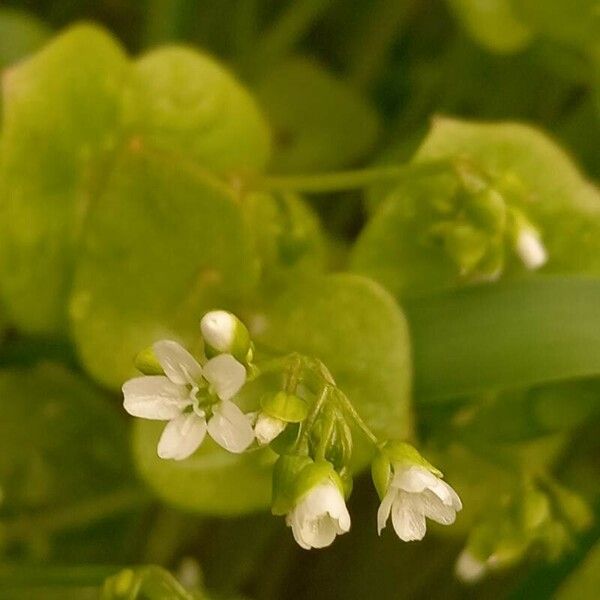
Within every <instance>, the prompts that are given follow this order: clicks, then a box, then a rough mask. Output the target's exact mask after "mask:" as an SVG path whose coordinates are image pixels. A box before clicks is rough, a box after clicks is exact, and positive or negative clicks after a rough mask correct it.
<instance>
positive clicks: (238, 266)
mask: <svg viewBox="0 0 600 600" xmlns="http://www.w3.org/2000/svg"><path fill="white" fill-rule="evenodd" d="M87 222H88V226H87V229H86V235H85V238H84V240H83V245H82V248H81V250H80V254H79V258H78V263H77V271H76V273H75V278H74V282H73V295H72V298H71V306H70V315H71V320H72V326H73V335H74V338H75V341H76V344H77V348H78V351H79V354H80V357H81V360H82V361H83V363H84V365H85V367H86V368H87V369H88V371H89V372H90V373H91V374H92V375H93V376H94V377H95V378H96V379H97V380H98V381H101V382H102V383H104V384H106V385H108V386H110V387H114V388H118V387H120V386H121V384H122V383H123V382H124V381H125V380H126V379H127V378H128V377H129V376H131V375H132V374H133V373H134V367H133V357H134V356H135V355H136V354H137V352H139V351H140V349H142V348H145V347H146V346H148V345H149V344H151V343H152V342H154V341H156V340H158V339H165V338H174V339H180V340H182V341H184V342H188V343H189V344H190V345H193V344H194V343H196V344H197V343H198V341H199V319H200V317H201V315H202V314H203V312H204V311H206V310H210V309H211V308H214V307H215V306H222V305H224V304H228V303H231V299H235V300H236V301H237V302H239V301H241V299H242V298H243V297H244V296H245V295H246V294H247V292H248V290H249V289H250V287H251V286H252V285H253V284H254V282H255V277H256V269H257V260H256V258H255V256H254V254H253V250H252V246H251V240H250V237H249V232H248V230H247V228H246V227H245V224H244V220H243V217H242V214H241V211H240V210H239V208H238V206H237V204H236V199H235V197H234V196H233V194H232V192H231V191H230V190H229V189H228V188H227V187H225V186H224V185H222V184H220V183H218V181H217V180H215V179H213V178H212V177H211V176H210V175H208V174H206V173H205V172H204V171H201V170H199V169H197V168H196V167H195V166H194V165H187V164H186V163H183V162H180V161H171V160H169V157H165V156H163V155H161V154H159V153H153V152H152V151H150V150H146V148H145V147H144V146H143V142H139V143H138V142H136V143H134V144H133V145H132V146H131V147H130V148H129V149H127V150H125V151H124V152H123V154H122V155H121V157H120V158H119V159H118V160H117V162H116V164H115V167H114V169H113V172H112V174H111V176H110V178H109V180H108V181H107V183H106V186H105V189H104V192H103V194H102V196H101V198H100V200H99V201H98V202H96V203H95V204H94V205H93V206H92V207H90V214H89V215H88V221H87ZM228 299H229V302H228Z"/></svg>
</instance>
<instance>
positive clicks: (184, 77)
mask: <svg viewBox="0 0 600 600" xmlns="http://www.w3.org/2000/svg"><path fill="white" fill-rule="evenodd" d="M124 112H125V116H124V121H125V127H126V128H127V131H128V132H129V133H130V134H131V135H132V136H136V135H140V136H141V137H143V139H144V140H145V141H147V142H148V143H149V144H150V145H153V146H156V147H158V148H166V149H168V150H169V151H176V152H180V153H181V154H183V155H185V156H187V157H188V158H189V159H193V160H195V161H197V162H198V163H199V164H201V165H202V166H203V167H206V168H210V169H215V170H217V171H232V170H233V171H235V170H239V171H244V170H257V169H258V170H260V169H262V168H263V167H264V166H265V165H266V163H267V161H268V159H269V154H270V138H269V136H270V132H269V130H268V128H267V125H266V122H265V121H264V119H263V117H262V115H261V114H260V112H259V109H258V107H257V105H256V103H255V102H254V100H253V98H252V97H251V96H250V94H249V93H248V92H247V91H246V90H245V88H244V87H242V85H241V84H240V83H238V82H237V80H236V79H235V78H234V77H233V75H231V74H230V73H228V72H227V71H226V70H225V69H224V68H223V67H222V66H221V65H219V64H218V63H217V62H216V61H214V60H213V59H211V58H209V57H208V56H206V55H203V54H200V53H199V52H196V51H195V50H192V49H188V48H183V47H176V46H174V47H166V48H161V49H159V50H154V51H152V52H150V53H149V54H147V55H145V56H143V57H142V58H140V59H138V60H137V61H136V62H135V63H134V66H133V73H132V80H131V84H130V87H129V88H128V90H127V93H126V95H125V102H124Z"/></svg>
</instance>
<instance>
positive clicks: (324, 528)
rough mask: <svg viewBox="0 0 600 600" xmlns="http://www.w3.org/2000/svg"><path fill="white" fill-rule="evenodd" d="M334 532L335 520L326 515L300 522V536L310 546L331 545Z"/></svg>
mask: <svg viewBox="0 0 600 600" xmlns="http://www.w3.org/2000/svg"><path fill="white" fill-rule="evenodd" d="M336 534H337V528H336V522H335V521H334V519H332V518H331V517H330V516H328V515H322V516H321V517H319V518H315V519H313V520H306V521H304V523H302V528H301V537H302V539H303V540H305V541H306V542H307V543H308V545H309V546H310V547H311V548H325V547H327V546H331V544H332V543H333V540H335V536H336Z"/></svg>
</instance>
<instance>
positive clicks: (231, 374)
mask: <svg viewBox="0 0 600 600" xmlns="http://www.w3.org/2000/svg"><path fill="white" fill-rule="evenodd" d="M202 374H203V375H204V379H206V380H207V381H208V383H210V385H211V386H212V387H213V388H214V390H215V392H216V394H217V396H219V398H220V399H221V400H231V398H233V397H234V396H235V395H236V394H237V393H238V392H239V391H240V388H241V387H242V386H243V385H244V383H245V382H246V369H245V368H244V365H242V363H240V362H238V361H237V360H236V359H235V358H233V356H231V354H219V356H215V357H214V358H211V359H210V360H209V361H208V362H207V363H206V364H205V365H204V368H203V369H202Z"/></svg>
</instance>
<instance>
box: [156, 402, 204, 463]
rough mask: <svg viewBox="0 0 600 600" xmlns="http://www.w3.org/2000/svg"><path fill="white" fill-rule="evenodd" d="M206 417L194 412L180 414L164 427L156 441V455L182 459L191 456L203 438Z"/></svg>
mask: <svg viewBox="0 0 600 600" xmlns="http://www.w3.org/2000/svg"><path fill="white" fill-rule="evenodd" d="M205 435H206V419H204V418H202V417H199V416H198V415H197V414H196V413H193V412H192V413H189V414H185V415H180V416H179V417H177V418H176V419H173V420H172V421H170V422H169V423H167V426H166V427H165V429H164V431H163V432H162V435H161V436H160V440H159V442H158V449H157V452H158V456H160V457H161V458H172V459H174V460H183V459H184V458H187V457H188V456H191V455H192V454H193V453H194V452H196V450H197V449H198V447H199V446H200V444H201V443H202V440H204V436H205Z"/></svg>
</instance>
